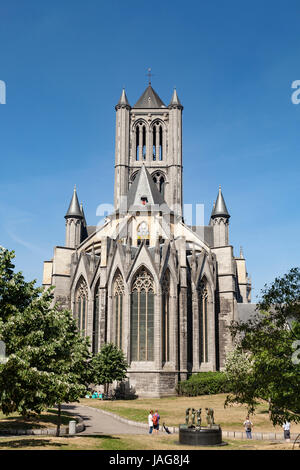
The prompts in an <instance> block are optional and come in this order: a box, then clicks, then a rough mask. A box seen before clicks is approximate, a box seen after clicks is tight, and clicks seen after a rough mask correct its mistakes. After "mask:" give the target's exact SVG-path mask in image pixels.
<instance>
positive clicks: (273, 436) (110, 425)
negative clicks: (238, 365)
mask: <svg viewBox="0 0 300 470" xmlns="http://www.w3.org/2000/svg"><path fill="white" fill-rule="evenodd" d="M62 409H63V410H65V411H68V412H69V413H70V415H71V416H73V417H75V416H76V417H77V422H78V423H77V425H76V434H78V435H81V436H82V435H86V436H93V435H115V434H148V429H149V428H148V424H147V423H138V422H135V421H131V420H129V419H126V418H122V417H121V416H119V415H116V414H114V413H111V412H108V411H105V410H101V409H99V408H94V407H92V406H87V405H80V404H78V403H69V404H65V405H62ZM70 420H72V418H71V417H70ZM160 429H161V431H162V432H163V433H165V432H164V431H163V429H162V427H160ZM168 429H169V431H170V432H171V433H172V434H176V433H178V432H179V428H178V427H173V426H168ZM61 431H62V432H61V435H67V434H68V427H67V426H65V427H63V428H62V430H61ZM55 432H56V429H55V428H51V429H34V430H18V431H17V432H9V431H3V432H1V433H0V435H1V436H2V437H4V436H7V435H8V434H9V435H10V436H12V435H14V436H19V435H24V434H26V435H47V434H48V435H55ZM297 436H298V434H297V433H291V442H293V441H294V440H295V439H296V438H297ZM222 437H223V438H225V439H226V438H227V439H242V440H243V439H247V437H246V433H245V432H242V431H227V430H225V429H222ZM252 439H253V440H266V441H276V442H284V438H283V432H279V433H278V432H276V433H275V432H252Z"/></svg>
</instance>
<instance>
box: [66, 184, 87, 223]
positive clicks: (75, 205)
mask: <svg viewBox="0 0 300 470" xmlns="http://www.w3.org/2000/svg"><path fill="white" fill-rule="evenodd" d="M70 217H78V218H82V217H83V215H82V212H81V210H80V205H79V201H78V197H77V192H76V184H75V186H74V191H73V196H72V199H71V202H70V205H69V208H68V210H67V213H66V215H65V218H66V219H67V218H70Z"/></svg>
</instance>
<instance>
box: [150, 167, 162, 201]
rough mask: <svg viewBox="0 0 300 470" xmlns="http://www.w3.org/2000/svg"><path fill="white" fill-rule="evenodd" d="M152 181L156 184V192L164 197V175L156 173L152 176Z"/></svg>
mask: <svg viewBox="0 0 300 470" xmlns="http://www.w3.org/2000/svg"><path fill="white" fill-rule="evenodd" d="M152 179H153V181H154V183H155V184H156V187H157V189H158V191H159V192H160V193H161V194H162V196H163V197H164V193H165V178H164V175H163V174H162V173H161V172H159V171H158V172H156V173H154V174H153V175H152Z"/></svg>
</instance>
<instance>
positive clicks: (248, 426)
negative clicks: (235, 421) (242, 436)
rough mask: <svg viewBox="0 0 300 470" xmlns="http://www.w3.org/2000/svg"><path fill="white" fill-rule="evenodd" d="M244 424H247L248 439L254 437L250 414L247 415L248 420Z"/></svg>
mask: <svg viewBox="0 0 300 470" xmlns="http://www.w3.org/2000/svg"><path fill="white" fill-rule="evenodd" d="M244 426H245V431H246V436H247V439H252V428H253V423H252V422H251V421H250V419H249V416H247V417H246V420H245V421H244Z"/></svg>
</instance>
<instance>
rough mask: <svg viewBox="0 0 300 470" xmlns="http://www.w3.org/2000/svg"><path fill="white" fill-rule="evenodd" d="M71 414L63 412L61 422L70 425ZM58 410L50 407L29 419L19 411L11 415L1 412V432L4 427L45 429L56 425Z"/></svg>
mask: <svg viewBox="0 0 300 470" xmlns="http://www.w3.org/2000/svg"><path fill="white" fill-rule="evenodd" d="M70 419H71V415H70V414H69V413H67V412H65V411H62V412H61V424H62V425H68V424H69V421H70ZM56 423H57V410H56V409H54V408H53V409H49V410H47V411H44V412H43V413H41V415H36V416H34V417H30V418H28V419H26V418H24V417H23V416H20V415H19V414H18V413H12V414H11V415H9V416H6V415H4V414H3V413H1V412H0V432H1V430H2V429H7V428H11V429H43V428H52V427H56Z"/></svg>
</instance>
